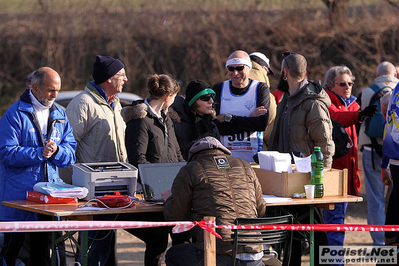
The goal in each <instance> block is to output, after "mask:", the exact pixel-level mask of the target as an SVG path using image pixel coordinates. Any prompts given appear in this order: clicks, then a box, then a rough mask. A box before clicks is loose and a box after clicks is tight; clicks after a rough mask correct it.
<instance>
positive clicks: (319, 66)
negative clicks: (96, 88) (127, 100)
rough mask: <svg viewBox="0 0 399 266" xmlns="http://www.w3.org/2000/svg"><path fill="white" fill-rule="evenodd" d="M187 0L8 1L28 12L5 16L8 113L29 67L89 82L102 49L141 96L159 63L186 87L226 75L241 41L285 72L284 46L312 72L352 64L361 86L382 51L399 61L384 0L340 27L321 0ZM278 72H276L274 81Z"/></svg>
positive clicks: (3, 90)
mask: <svg viewBox="0 0 399 266" xmlns="http://www.w3.org/2000/svg"><path fill="white" fill-rule="evenodd" d="M179 1H180V0H169V1H167V3H166V4H163V5H161V4H159V1H156V0H152V1H151V0H150V1H143V2H145V3H146V4H140V3H141V2H140V1H133V0H114V1H111V0H101V1H96V5H84V6H76V2H77V0H70V1H62V2H63V3H64V4H60V5H58V3H61V1H58V0H55V1H46V0H39V1H38V2H39V3H41V5H38V4H36V5H34V6H33V7H31V6H30V5H31V4H32V2H35V1H33V0H32V1H26V2H25V1H24V2H23V3H24V4H23V5H22V4H21V3H22V1H8V2H7V3H10V2H12V3H14V2H15V6H17V7H19V8H20V9H21V12H16V11H15V10H14V12H13V13H4V14H2V16H1V17H0V21H1V23H0V32H1V35H2V38H0V53H1V55H2V56H1V61H0V62H1V64H0V106H1V107H0V115H1V114H3V113H4V111H5V110H6V109H7V108H8V107H9V106H10V104H11V103H12V102H14V101H15V100H17V99H18V97H19V95H20V94H21V92H22V91H23V89H24V83H25V79H26V76H27V75H28V74H29V73H30V72H32V71H33V70H35V69H37V68H38V67H40V66H46V65H47V66H50V67H53V68H54V69H56V70H57V71H58V72H59V73H60V74H61V77H62V89H63V90H78V89H83V87H84V85H85V84H86V82H87V81H88V80H90V79H91V70H92V64H93V61H94V57H95V55H96V54H103V55H111V56H114V57H118V58H119V59H121V60H122V61H123V62H124V64H125V65H126V70H127V74H128V78H129V82H128V83H127V84H126V85H125V91H129V92H134V93H137V94H140V95H142V96H146V92H145V81H146V78H147V76H148V75H150V74H152V73H169V74H172V75H173V76H175V77H176V78H177V79H179V80H180V81H181V83H182V87H183V90H182V91H183V93H184V87H185V86H186V85H187V84H188V82H189V81H190V80H192V79H195V78H199V79H204V80H207V81H208V82H210V83H216V82H219V81H221V80H223V79H224V77H225V74H226V73H225V69H224V63H225V60H226V58H227V56H228V55H229V54H230V53H231V52H232V51H234V50H236V49H244V50H246V51H248V52H253V51H261V52H264V53H265V54H266V55H267V56H268V57H269V58H270V59H271V65H272V68H274V69H275V70H277V71H276V72H277V73H278V70H279V68H280V61H281V52H282V51H284V50H292V51H296V52H299V53H302V54H304V55H305V56H306V58H307V59H308V61H309V62H308V65H309V69H308V76H309V78H310V79H323V77H324V73H325V72H326V70H327V69H328V68H329V67H331V66H333V65H337V64H346V65H348V66H349V67H350V68H351V69H352V70H353V71H354V74H355V75H356V78H357V83H356V86H358V87H357V88H356V89H357V90H359V89H360V88H361V87H362V86H363V85H366V84H369V83H370V82H372V80H373V79H374V76H375V74H374V72H375V69H376V66H377V65H378V64H379V63H380V62H381V61H382V60H390V61H393V62H394V63H396V61H397V59H396V55H397V53H398V43H399V39H398V38H399V37H398V36H399V35H398V34H397V26H396V21H397V18H396V17H397V14H396V13H395V12H394V11H395V10H392V9H389V8H387V7H384V6H373V7H369V6H363V7H356V8H351V10H350V12H351V13H350V15H349V16H347V17H348V20H347V21H346V22H345V24H343V25H342V26H341V27H339V28H338V27H332V26H331V25H330V24H329V21H328V19H327V16H326V13H325V9H316V8H312V9H310V6H312V3H313V2H314V1H313V0H308V1H289V0H280V1H276V2H275V3H277V4H278V3H280V4H281V5H283V6H288V7H295V5H296V4H295V3H298V2H300V3H301V8H296V9H289V8H288V7H287V8H286V9H284V10H281V9H275V8H271V10H268V9H267V8H266V6H265V5H266V4H267V3H268V2H273V3H274V1H261V0H258V1H255V0H250V1H247V2H246V3H247V5H246V6H245V8H243V9H241V10H238V9H237V8H235V6H234V3H235V1H232V2H230V1H222V0H214V1H210V0H209V1H205V2H204V6H203V7H202V6H201V7H199V6H196V5H195V4H193V3H194V2H195V1H192V3H191V2H190V3H188V4H187V5H185V6H183V5H181V1H180V2H179ZM80 2H81V1H80ZM317 2H318V1H317ZM361 2H362V1H361ZM18 3H19V6H18ZM132 3H136V5H133V4H132ZM227 3H229V5H230V3H231V6H229V8H227ZM287 3H291V5H288V4H287ZM293 3H294V4H293ZM10 5H11V3H10ZM179 5H181V6H179ZM1 6H4V0H0V7H1ZM26 7H29V8H30V10H32V12H30V13H27V12H26ZM178 7H180V8H178ZM359 25H361V27H360V26H359ZM276 81H277V78H276V79H273V78H272V79H271V82H272V89H274V88H273V86H275V84H276ZM355 92H356V91H355Z"/></svg>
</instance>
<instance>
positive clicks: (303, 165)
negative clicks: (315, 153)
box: [294, 155, 312, 173]
mask: <svg viewBox="0 0 399 266" xmlns="http://www.w3.org/2000/svg"><path fill="white" fill-rule="evenodd" d="M311 156H312V155H309V156H308V157H305V158H301V157H297V156H295V155H294V161H295V166H296V170H297V171H298V172H301V173H309V172H311V171H312V168H311Z"/></svg>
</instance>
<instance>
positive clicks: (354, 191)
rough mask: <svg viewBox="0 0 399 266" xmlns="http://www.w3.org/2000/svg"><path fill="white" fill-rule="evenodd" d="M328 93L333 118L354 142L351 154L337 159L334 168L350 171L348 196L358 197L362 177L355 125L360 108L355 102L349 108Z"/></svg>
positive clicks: (335, 96)
mask: <svg viewBox="0 0 399 266" xmlns="http://www.w3.org/2000/svg"><path fill="white" fill-rule="evenodd" d="M326 91H327V94H328V96H330V99H331V106H330V108H328V111H329V112H330V116H331V118H332V119H334V120H337V121H338V122H340V123H341V124H342V125H343V126H344V127H345V130H346V132H348V134H349V136H350V137H351V138H352V141H353V147H352V148H351V149H350V150H349V153H348V154H347V155H345V156H342V157H341V158H338V159H335V160H334V161H333V164H332V168H335V169H344V168H347V169H348V194H349V195H355V196H358V195H359V189H360V175H359V168H358V156H357V147H358V145H357V134H356V128H355V124H357V123H359V119H358V115H359V111H360V106H359V104H358V103H357V102H356V101H354V100H353V101H352V102H351V103H350V105H349V106H346V104H345V103H344V102H343V100H342V99H341V98H340V97H338V96H337V95H336V94H335V93H333V92H332V91H330V90H326Z"/></svg>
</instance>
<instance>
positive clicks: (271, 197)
mask: <svg viewBox="0 0 399 266" xmlns="http://www.w3.org/2000/svg"><path fill="white" fill-rule="evenodd" d="M263 199H264V200H265V201H266V203H278V202H286V201H291V200H292V199H291V198H283V197H277V196H274V195H263Z"/></svg>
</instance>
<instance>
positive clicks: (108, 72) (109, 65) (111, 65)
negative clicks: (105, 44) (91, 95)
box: [93, 55, 125, 84]
mask: <svg viewBox="0 0 399 266" xmlns="http://www.w3.org/2000/svg"><path fill="white" fill-rule="evenodd" d="M124 67H125V65H124V64H123V63H122V62H121V61H119V60H118V59H115V58H113V57H111V56H102V55H97V56H96V62H94V64H93V79H94V83H95V84H101V83H103V82H105V81H107V80H108V79H110V78H112V77H113V76H115V74H116V73H118V72H119V70H121V69H122V68H124Z"/></svg>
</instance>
